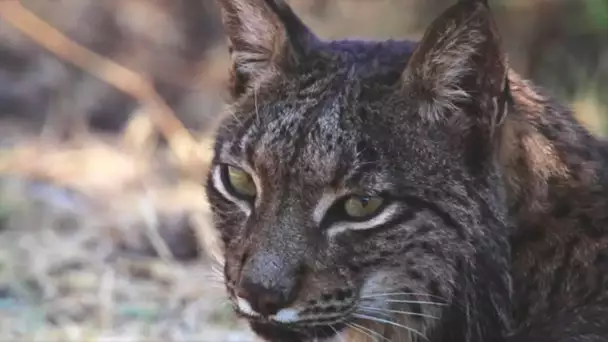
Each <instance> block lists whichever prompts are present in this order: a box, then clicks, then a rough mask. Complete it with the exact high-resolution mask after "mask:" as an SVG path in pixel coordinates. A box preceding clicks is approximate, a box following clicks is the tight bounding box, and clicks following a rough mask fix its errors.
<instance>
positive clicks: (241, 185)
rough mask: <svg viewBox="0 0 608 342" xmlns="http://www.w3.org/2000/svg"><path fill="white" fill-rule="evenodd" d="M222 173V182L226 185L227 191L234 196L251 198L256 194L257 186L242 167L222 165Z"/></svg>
mask: <svg viewBox="0 0 608 342" xmlns="http://www.w3.org/2000/svg"><path fill="white" fill-rule="evenodd" d="M222 174H223V175H222V176H223V177H222V178H223V181H224V184H226V185H227V188H228V189H229V191H230V192H232V193H233V194H234V195H235V196H238V197H241V198H247V199H251V198H252V197H255V195H256V194H257V188H256V186H255V182H254V181H253V178H252V177H251V175H250V174H248V173H247V172H245V171H243V170H242V169H240V168H238V167H235V166H230V165H224V166H223V172H222Z"/></svg>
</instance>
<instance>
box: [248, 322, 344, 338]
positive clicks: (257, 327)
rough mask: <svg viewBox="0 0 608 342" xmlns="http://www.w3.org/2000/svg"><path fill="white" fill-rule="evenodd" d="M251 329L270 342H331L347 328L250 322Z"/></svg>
mask: <svg viewBox="0 0 608 342" xmlns="http://www.w3.org/2000/svg"><path fill="white" fill-rule="evenodd" d="M249 324H250V326H251V329H252V330H253V331H254V332H255V333H256V334H257V335H258V336H259V337H261V338H262V339H263V340H265V341H268V342H316V341H318V342H330V341H334V340H335V339H336V338H338V340H339V334H340V332H342V331H343V330H344V328H345V327H346V326H345V325H344V324H341V323H337V324H332V325H319V326H306V327H297V326H293V325H284V324H276V323H265V322H250V323H249Z"/></svg>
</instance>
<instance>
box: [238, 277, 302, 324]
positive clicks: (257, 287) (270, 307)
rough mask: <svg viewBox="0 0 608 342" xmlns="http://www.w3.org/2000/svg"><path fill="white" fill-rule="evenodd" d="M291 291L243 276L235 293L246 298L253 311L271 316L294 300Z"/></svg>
mask: <svg viewBox="0 0 608 342" xmlns="http://www.w3.org/2000/svg"><path fill="white" fill-rule="evenodd" d="M293 292H294V291H293V290H290V289H286V288H281V287H278V286H265V285H263V284H260V283H258V282H255V281H253V280H252V279H251V278H245V279H243V280H242V281H241V284H240V286H239V290H238V292H237V295H238V296H239V297H240V298H242V299H244V300H246V301H247V303H248V304H249V305H250V306H251V309H252V310H253V311H254V312H255V313H258V314H260V315H262V316H271V315H274V314H276V313H277V312H279V310H281V309H283V308H286V307H287V306H289V305H290V304H291V303H292V302H293V301H294V297H295V295H294V293H293Z"/></svg>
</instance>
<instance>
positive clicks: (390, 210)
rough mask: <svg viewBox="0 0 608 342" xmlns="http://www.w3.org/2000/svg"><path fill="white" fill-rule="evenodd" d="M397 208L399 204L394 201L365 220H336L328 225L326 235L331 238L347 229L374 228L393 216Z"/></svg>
mask: <svg viewBox="0 0 608 342" xmlns="http://www.w3.org/2000/svg"><path fill="white" fill-rule="evenodd" d="M398 209H399V205H398V204H396V203H395V204H391V205H389V206H388V207H386V208H384V209H383V210H382V212H381V213H380V214H378V215H375V216H374V217H372V218H370V219H369V220H366V221H361V222H347V221H344V222H336V223H334V224H332V225H331V227H329V229H328V230H327V235H328V236H329V237H330V238H332V237H334V236H336V235H337V234H340V233H342V232H344V231H347V230H367V229H374V228H376V227H378V226H379V225H381V224H383V223H386V222H387V221H388V220H390V219H391V218H393V217H394V216H395V215H396V214H397V213H398V211H399V210H398Z"/></svg>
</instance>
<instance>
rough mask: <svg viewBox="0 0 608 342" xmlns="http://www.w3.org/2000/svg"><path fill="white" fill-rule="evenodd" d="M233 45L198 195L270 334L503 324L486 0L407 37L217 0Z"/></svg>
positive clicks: (504, 248) (506, 288) (258, 326)
mask: <svg viewBox="0 0 608 342" xmlns="http://www.w3.org/2000/svg"><path fill="white" fill-rule="evenodd" d="M219 4H220V5H221V9H222V13H223V20H224V26H225V30H226V34H227V37H228V40H229V43H230V54H231V57H232V61H233V67H232V82H231V86H230V90H231V94H232V102H231V104H230V106H229V109H228V111H229V113H230V115H229V116H227V117H226V118H225V120H224V121H223V122H222V124H221V125H220V127H219V129H218V130H217V137H216V145H215V157H214V160H213V164H212V167H211V169H210V173H209V177H208V181H207V196H208V198H209V201H210V204H211V207H212V208H213V214H214V222H215V226H216V227H217V229H218V231H219V234H220V235H221V240H222V243H223V246H224V259H225V260H224V276H225V284H226V288H227V292H228V294H229V298H230V301H231V302H232V303H233V306H234V308H235V310H236V312H237V313H238V314H240V315H241V316H243V317H244V318H246V319H247V320H248V321H249V322H250V325H251V327H252V329H253V330H254V331H255V332H256V333H257V334H258V335H259V336H260V337H262V338H264V339H265V340H268V341H316V340H331V339H335V340H336V341H340V340H341V339H345V340H346V339H348V340H349V341H350V340H353V339H357V338H367V339H369V340H390V341H422V340H428V341H431V342H435V341H454V342H459V341H463V342H464V341H468V342H474V341H479V342H481V341H486V342H487V341H502V340H503V338H504V336H505V335H506V333H507V332H508V331H509V329H510V316H511V306H510V302H511V298H510V296H511V278H510V273H509V265H510V248H509V240H508V239H509V224H508V221H507V207H508V205H507V203H506V192H505V191H504V189H505V188H504V185H503V181H502V179H503V175H502V173H501V168H500V167H499V161H500V160H499V158H498V156H499V153H498V152H499V151H500V149H501V144H500V141H501V130H500V129H499V128H500V127H501V123H502V122H503V121H504V118H505V114H506V113H507V111H506V108H507V105H508V99H509V96H508V94H509V92H508V83H507V67H506V63H505V59H504V54H503V53H502V51H501V44H500V38H499V36H498V34H497V30H496V27H495V24H494V22H493V19H492V16H491V15H490V13H489V10H488V8H487V7H486V6H485V5H484V4H482V3H477V2H473V1H470V2H465V1H463V2H461V3H459V4H457V5H455V6H454V7H452V8H450V9H449V10H447V11H446V12H445V13H444V14H443V15H441V16H440V17H439V18H438V19H437V20H436V21H435V22H434V23H433V24H432V25H431V26H430V28H429V29H428V31H427V33H426V34H425V36H424V38H423V39H422V41H421V42H420V43H419V44H415V43H413V42H407V41H387V42H368V41H349V40H345V41H323V40H321V39H319V38H318V37H316V36H315V35H314V34H313V33H312V32H311V30H309V29H308V28H307V27H306V26H305V25H304V23H303V22H302V21H301V20H300V19H299V18H298V17H297V16H296V15H295V14H294V13H293V11H292V10H291V9H290V7H289V6H288V5H287V4H286V3H285V2H284V1H281V0H220V1H219Z"/></svg>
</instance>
